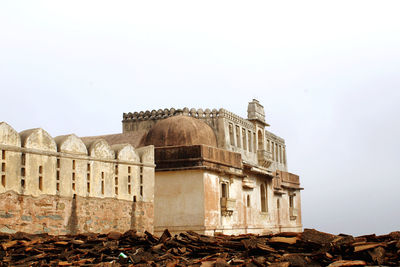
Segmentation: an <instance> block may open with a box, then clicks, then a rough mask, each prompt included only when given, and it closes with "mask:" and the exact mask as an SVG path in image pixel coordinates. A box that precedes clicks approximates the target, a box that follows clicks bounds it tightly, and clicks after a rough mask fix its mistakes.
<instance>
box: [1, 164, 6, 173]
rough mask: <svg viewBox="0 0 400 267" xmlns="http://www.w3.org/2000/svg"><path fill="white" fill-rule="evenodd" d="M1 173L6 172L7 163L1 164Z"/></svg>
mask: <svg viewBox="0 0 400 267" xmlns="http://www.w3.org/2000/svg"><path fill="white" fill-rule="evenodd" d="M1 171H2V172H5V171H6V163H5V162H3V163H1Z"/></svg>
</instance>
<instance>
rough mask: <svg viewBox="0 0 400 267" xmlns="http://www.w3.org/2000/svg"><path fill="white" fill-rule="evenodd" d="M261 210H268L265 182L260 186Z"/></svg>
mask: <svg viewBox="0 0 400 267" xmlns="http://www.w3.org/2000/svg"><path fill="white" fill-rule="evenodd" d="M260 195H261V212H267V193H266V189H265V186H264V184H262V185H261V186H260Z"/></svg>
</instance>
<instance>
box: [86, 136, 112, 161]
mask: <svg viewBox="0 0 400 267" xmlns="http://www.w3.org/2000/svg"><path fill="white" fill-rule="evenodd" d="M85 144H86V147H87V149H88V152H89V156H91V157H95V158H101V159H115V153H114V151H113V150H112V149H111V147H110V145H109V144H108V143H107V141H106V140H104V139H97V140H94V141H91V142H89V143H85Z"/></svg>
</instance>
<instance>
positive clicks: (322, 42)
mask: <svg viewBox="0 0 400 267" xmlns="http://www.w3.org/2000/svg"><path fill="white" fill-rule="evenodd" d="M399 14H400V2H399V1H365V0H364V1H329V2H328V1H321V0H318V1H241V2H239V1H140V2H139V1H99V0H96V1H11V0H10V1H2V2H1V3H0V95H1V98H0V99H1V101H0V115H1V116H0V121H6V122H7V123H9V124H10V125H11V126H13V127H14V128H15V129H16V130H17V131H22V130H25V129H29V128H36V127H42V128H44V129H45V130H47V131H48V132H49V133H50V134H51V135H52V136H57V135H61V134H67V133H76V134H77V135H79V136H87V135H100V134H107V133H117V132H120V131H121V119H122V113H123V112H129V111H132V112H133V111H140V110H146V109H149V110H151V109H159V108H166V107H168V108H170V107H175V108H183V107H185V106H187V107H189V108H191V107H196V108H200V107H201V108H220V107H223V108H226V109H228V110H230V111H232V112H234V113H236V114H238V115H241V116H243V117H246V115H247V113H246V111H247V103H248V102H249V101H251V99H252V98H254V97H255V98H257V99H259V100H260V102H261V103H262V104H263V105H264V107H265V109H266V114H267V121H268V122H269V123H270V124H271V127H270V129H269V130H270V131H272V132H274V133H276V134H278V135H280V136H281V137H283V138H285V139H286V144H287V150H288V163H289V169H290V171H291V172H294V173H297V174H299V175H300V176H301V181H302V186H304V187H305V190H304V191H303V192H302V204H303V206H302V207H303V223H304V227H306V228H317V229H319V230H322V231H328V232H332V233H340V232H342V233H349V234H355V235H358V234H364V233H378V234H382V233H387V232H390V231H394V230H400V207H399V203H400V196H399V189H400V173H399V171H398V168H399V165H398V164H399V161H400V155H399V154H400V152H399V151H400V141H399V137H400V119H399V118H398V116H399V115H400V105H399V102H400V16H399Z"/></svg>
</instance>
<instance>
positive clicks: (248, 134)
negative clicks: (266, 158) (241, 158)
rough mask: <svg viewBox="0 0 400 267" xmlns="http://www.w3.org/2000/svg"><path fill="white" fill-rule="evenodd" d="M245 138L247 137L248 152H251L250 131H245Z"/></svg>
mask: <svg viewBox="0 0 400 267" xmlns="http://www.w3.org/2000/svg"><path fill="white" fill-rule="evenodd" d="M247 138H248V143H249V152H252V151H253V149H252V147H251V131H248V132H247Z"/></svg>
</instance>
